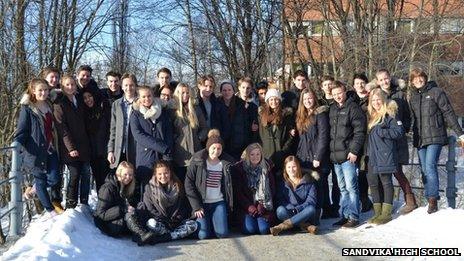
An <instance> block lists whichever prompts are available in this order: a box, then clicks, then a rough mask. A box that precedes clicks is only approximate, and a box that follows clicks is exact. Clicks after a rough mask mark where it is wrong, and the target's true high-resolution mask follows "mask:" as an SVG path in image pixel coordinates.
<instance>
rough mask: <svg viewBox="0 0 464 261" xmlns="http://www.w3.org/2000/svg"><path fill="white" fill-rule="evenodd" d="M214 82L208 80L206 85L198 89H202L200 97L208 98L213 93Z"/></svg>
mask: <svg viewBox="0 0 464 261" xmlns="http://www.w3.org/2000/svg"><path fill="white" fill-rule="evenodd" d="M213 88H214V85H213V82H212V81H209V80H206V81H205V84H204V85H201V84H199V85H198V89H200V96H201V97H202V98H208V97H209V96H211V94H212V93H213Z"/></svg>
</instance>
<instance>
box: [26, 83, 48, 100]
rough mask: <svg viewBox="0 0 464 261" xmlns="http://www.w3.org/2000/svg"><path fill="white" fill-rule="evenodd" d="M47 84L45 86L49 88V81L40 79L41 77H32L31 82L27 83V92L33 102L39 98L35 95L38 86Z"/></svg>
mask: <svg viewBox="0 0 464 261" xmlns="http://www.w3.org/2000/svg"><path fill="white" fill-rule="evenodd" d="M41 84H43V85H45V87H46V88H47V90H48V83H47V81H45V80H43V79H39V78H34V79H32V80H31V81H30V82H29V84H28V85H27V91H26V93H27V94H28V95H29V101H30V102H31V103H36V102H37V98H36V97H35V94H34V90H35V88H36V87H37V86H39V85H41Z"/></svg>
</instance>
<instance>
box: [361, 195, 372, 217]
mask: <svg viewBox="0 0 464 261" xmlns="http://www.w3.org/2000/svg"><path fill="white" fill-rule="evenodd" d="M371 209H372V201H371V199H370V198H369V197H368V196H365V197H362V198H361V213H366V212H367V211H369V210H371Z"/></svg>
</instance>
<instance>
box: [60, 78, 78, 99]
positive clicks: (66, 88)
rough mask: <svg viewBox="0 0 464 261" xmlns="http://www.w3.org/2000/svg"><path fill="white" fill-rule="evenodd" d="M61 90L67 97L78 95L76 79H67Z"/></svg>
mask: <svg viewBox="0 0 464 261" xmlns="http://www.w3.org/2000/svg"><path fill="white" fill-rule="evenodd" d="M61 89H62V90H63V92H64V94H65V95H67V96H71V95H74V93H76V82H75V81H74V79H71V78H66V79H65V80H64V81H63V84H62V85H61Z"/></svg>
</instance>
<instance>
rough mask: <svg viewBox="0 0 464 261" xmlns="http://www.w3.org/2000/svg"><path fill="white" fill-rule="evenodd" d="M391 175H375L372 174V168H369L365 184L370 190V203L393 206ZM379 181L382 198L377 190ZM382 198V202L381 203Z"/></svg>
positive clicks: (378, 189)
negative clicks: (367, 184)
mask: <svg viewBox="0 0 464 261" xmlns="http://www.w3.org/2000/svg"><path fill="white" fill-rule="evenodd" d="M392 175H393V173H389V174H377V173H373V171H372V167H371V166H369V173H368V174H367V182H368V183H369V187H370V188H371V196H372V202H374V203H388V204H393V182H392ZM379 179H380V182H381V183H382V187H383V197H381V195H380V193H381V191H380V190H381V189H380V188H379ZM381 198H383V202H381Z"/></svg>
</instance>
